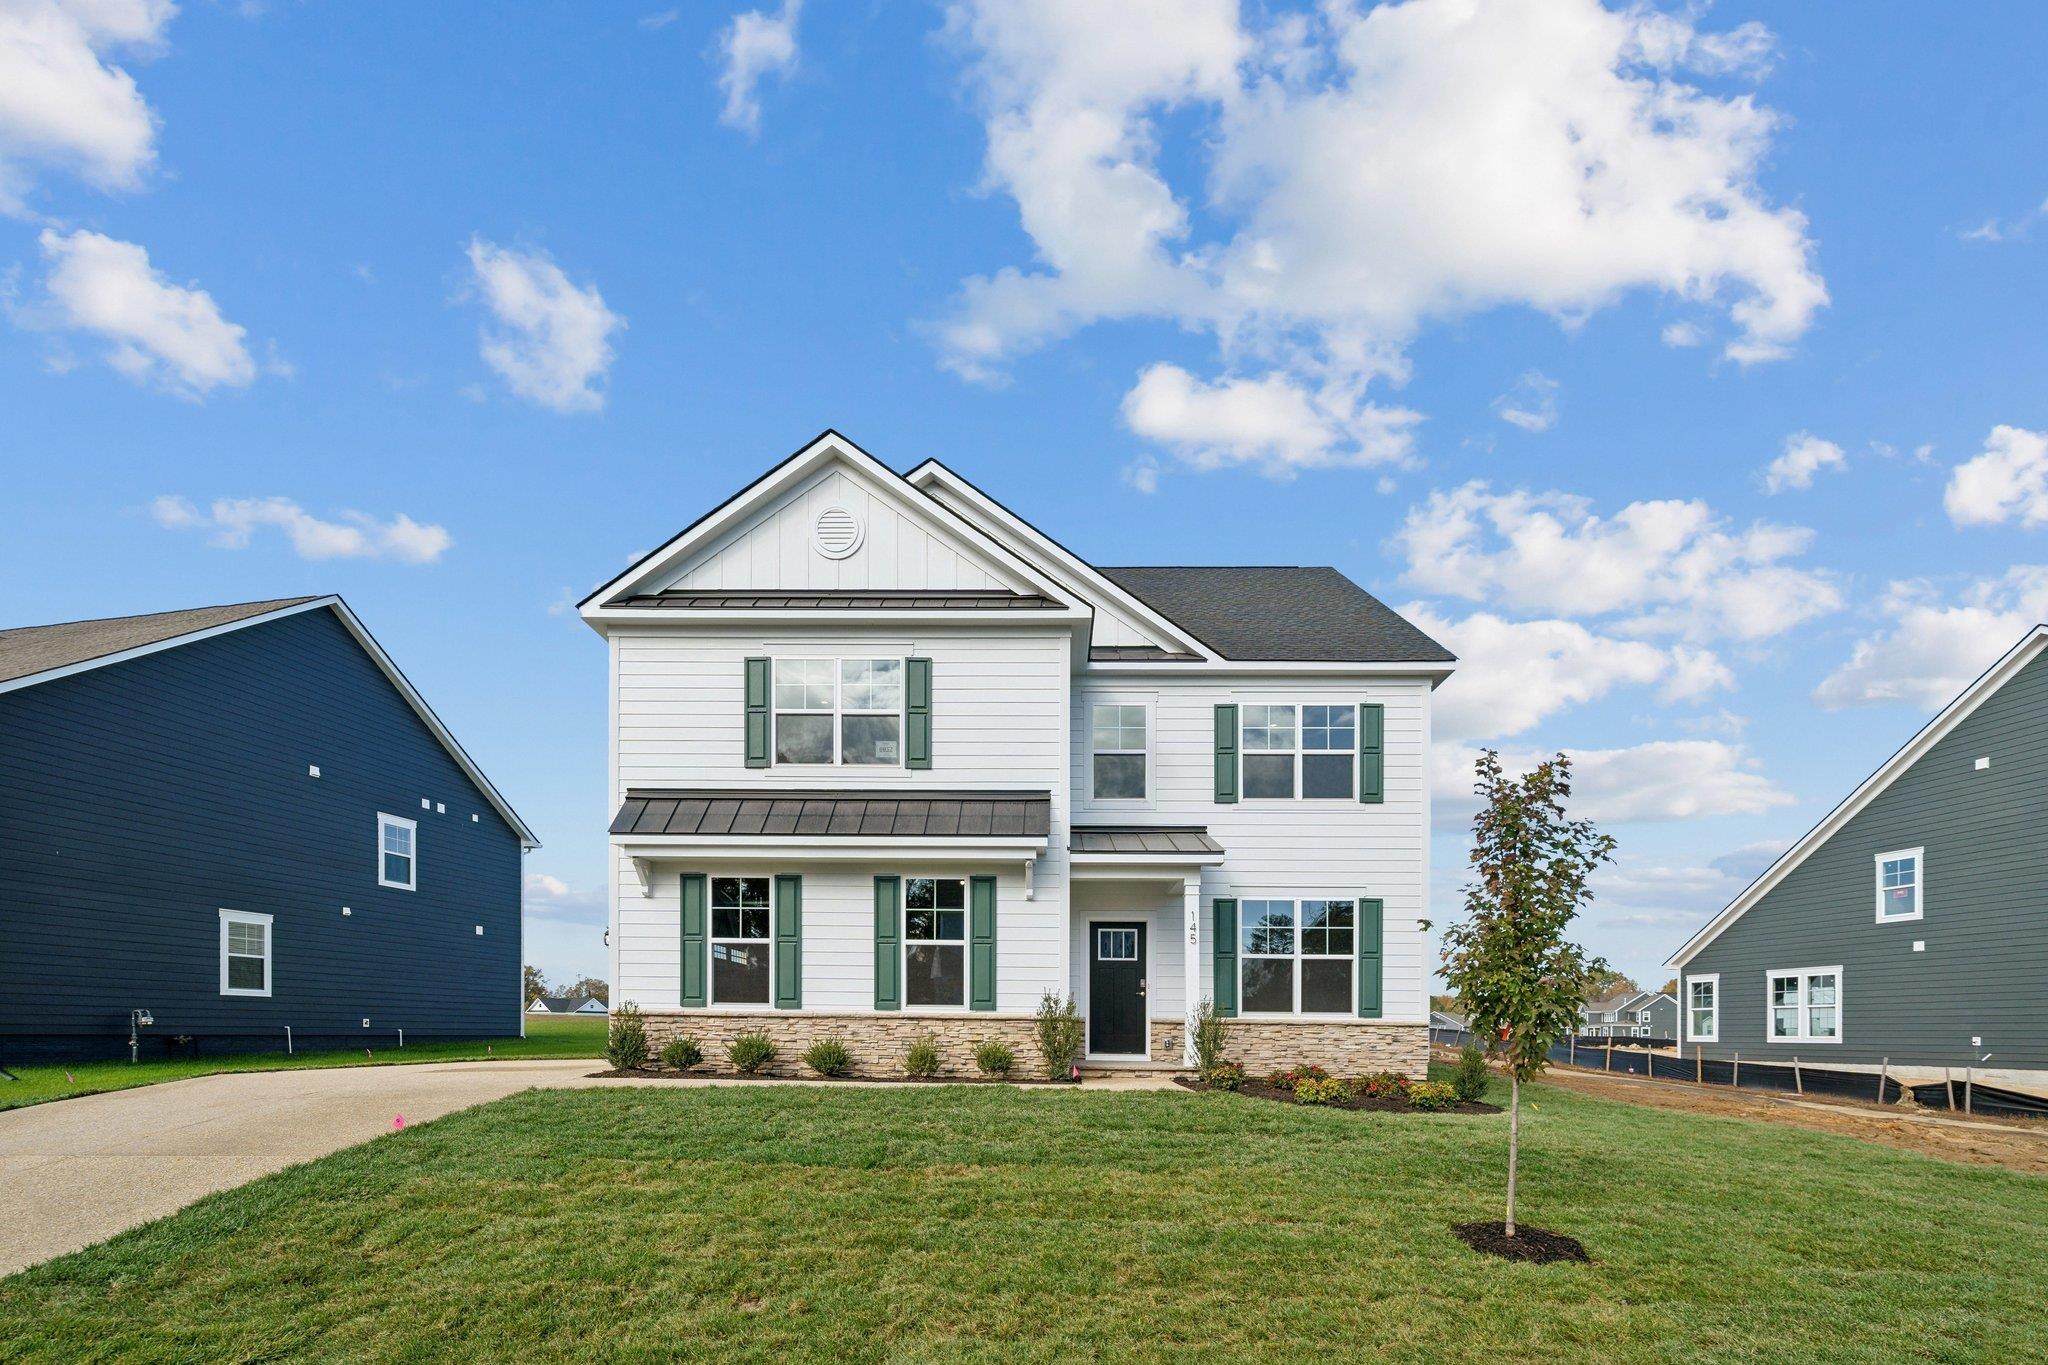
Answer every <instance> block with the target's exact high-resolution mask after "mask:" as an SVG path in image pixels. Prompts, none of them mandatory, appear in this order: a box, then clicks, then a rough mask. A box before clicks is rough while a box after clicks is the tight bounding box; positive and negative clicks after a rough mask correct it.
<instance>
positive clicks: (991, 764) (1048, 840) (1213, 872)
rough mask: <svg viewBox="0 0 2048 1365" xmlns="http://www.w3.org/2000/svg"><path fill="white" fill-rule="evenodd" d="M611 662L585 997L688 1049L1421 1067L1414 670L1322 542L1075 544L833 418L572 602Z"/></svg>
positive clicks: (1423, 968)
mask: <svg viewBox="0 0 2048 1365" xmlns="http://www.w3.org/2000/svg"><path fill="white" fill-rule="evenodd" d="M581 611H582V614H583V617H584V619H585V620H586V621H587V622H589V624H590V625H591V626H592V627H593V628H594V629H595V630H597V631H598V632H599V633H600V634H601V635H603V636H604V637H605V640H606V642H607V645H608V648H609V650H610V655H611V666H610V688H611V707H610V710H611V809H610V812H609V813H610V814H611V815H612V823H611V843H612V848H613V853H614V857H613V859H612V862H613V872H612V878H613V887H612V892H613V896H612V906H613V909H612V920H611V935H610V942H611V954H612V960H611V971H612V977H611V979H612V982H613V983H614V984H613V995H612V998H613V1000H614V1001H615V1002H626V1001H630V1002H632V1003H634V1004H636V1005H638V1006H639V1007H640V1009H641V1010H642V1011H644V1013H645V1014H646V1016H647V1019H648V1032H649V1035H650V1037H651V1038H652V1039H653V1040H654V1041H655V1043H656V1045H657V1046H658V1045H659V1043H660V1042H661V1041H662V1040H665V1039H667V1038H669V1037H672V1036H675V1035H677V1034H688V1035H690V1036H693V1037H695V1038H697V1039H698V1041H699V1042H700V1043H701V1044H703V1045H704V1047H705V1049H706V1051H707V1052H708V1053H709V1054H710V1055H712V1056H714V1057H715V1056H716V1055H717V1051H718V1048H719V1046H720V1045H721V1044H722V1043H724V1042H725V1041H727V1040H729V1039H730V1038H731V1037H732V1036H733V1035H734V1034H736V1033H739V1032H744V1031H749V1030H754V1029H763V1030H766V1031H767V1032H768V1033H769V1034H770V1036H771V1037H773V1038H775V1039H776V1040H777V1042H778V1044H779V1045H780V1047H781V1051H782V1059H783V1062H784V1063H785V1065H787V1066H792V1067H793V1066H794V1065H795V1062H796V1058H797V1057H798V1055H799V1054H800V1053H801V1052H802V1050H803V1048H804V1047H805V1046H806V1045H808V1043H809V1042H810V1041H812V1040H814V1039H817V1038H821V1037H828V1036H830V1037H837V1038H840V1039H842V1040H844V1041H845V1042H846V1044H847V1046H848V1047H849V1049H850V1050H851V1051H852V1052H853V1054H854V1056H855V1057H856V1059H857V1060H858V1061H859V1063H860V1065H861V1067H862V1069H863V1070H866V1071H870V1072H874V1073H878V1074H886V1073H889V1072H894V1071H897V1070H898V1069H899V1068H900V1064H901V1060H902V1056H903V1052H904V1049H905V1048H906V1047H907V1046H908V1044H909V1042H910V1040H911V1039H913V1038H914V1037H916V1036H919V1035H923V1034H931V1035H933V1036H934V1037H936V1038H937V1039H938V1040H939V1042H940V1044H941V1047H942V1049H943V1050H944V1053H945V1055H946V1057H947V1061H948V1065H949V1068H950V1069H955V1070H960V1071H971V1070H972V1065H973V1064H972V1060H971V1055H972V1049H973V1047H974V1045H975V1044H976V1043H977V1042H979V1041H981V1040H984V1039H990V1038H1000V1039H1002V1040H1004V1041H1006V1042H1009V1043H1010V1044H1011V1045H1012V1047H1013V1048H1014V1049H1015V1050H1016V1051H1017V1054H1018V1056H1019V1060H1020V1063H1021V1064H1023V1065H1025V1066H1026V1067H1032V1068H1034V1069H1035V1065H1036V1063H1037V1062H1038V1061H1039V1060H1040V1058H1039V1054H1038V1051H1037V1048H1036V1045H1035V1043H1034V1042H1033V1033H1032V1028H1031V1019H1032V1015H1033V1012H1034V1011H1035V1010H1036V1009H1037V1007H1038V1005H1039V1002H1040V1000H1041V998H1042V997H1044V996H1045V995H1047V994H1048V993H1051V994H1056V995H1061V996H1067V997H1071V998H1072V999H1073V1000H1074V1001H1075V1002H1076V1004H1077V1005H1078V1007H1079V1009H1080V1011H1081V1013H1082V1014H1083V1015H1084V1016H1085V1018H1086V1033H1087V1052H1088V1056H1089V1057H1090V1058H1091V1059H1093V1060H1097V1061H1101V1062H1105V1063H1117V1062H1122V1063H1133V1064H1136V1063H1150V1064H1153V1065H1168V1066H1180V1065H1184V1064H1186V1063H1187V1062H1188V1061H1190V1060H1191V1047H1190V1045H1189V1040H1188V1038H1187V1027H1186V1024H1187V1017H1188V1014H1189V1012H1190V1010H1191V1009H1192V1008H1193V1007H1194V1006H1195V1005H1196V1004H1197V1003H1198V1002H1199V1001H1201V1000H1202V999H1204V998H1207V999H1210V1000H1213V1001H1214V1002H1215V1004H1216V1007H1217V1010H1218V1012H1219V1013H1221V1014H1223V1015H1225V1016H1227V1017H1228V1018H1229V1020H1230V1023H1229V1025H1228V1031H1229V1045H1228V1048H1227V1055H1230V1056H1232V1057H1235V1058H1236V1059H1238V1060H1241V1061H1243V1062H1244V1063H1245V1064H1246V1065H1247V1066H1249V1067H1252V1068H1254V1069H1266V1068H1271V1067H1273V1066H1278V1065H1282V1064H1286V1063H1290V1062H1294V1061H1314V1062H1320V1063H1322V1064H1323V1065H1326V1066H1330V1067H1332V1068H1335V1069H1340V1070H1342V1071H1346V1072H1358V1071H1365V1070H1370V1069H1376V1068H1381V1067H1389V1068H1398V1069H1403V1070H1406V1071H1409V1072H1411V1073H1414V1074H1418V1075H1419V1074H1421V1073H1422V1072H1423V1071H1424V1069H1425V1067H1426V1065H1427V1060H1428V1018H1429V999H1428V978H1429V970H1430V964H1429V962H1428V960H1427V955H1428V944H1427V940H1426V937H1425V935H1424V933H1423V930H1422V928H1421V926H1420V923H1419V922H1420V921H1421V920H1422V919H1424V918H1425V917H1426V915H1427V913H1428V885H1429V880H1428V866H1429V836H1430V812H1429V734H1430V719H1429V717H1430V693H1431V689H1432V688H1434V687H1435V686H1436V685H1437V684H1438V683H1439V682H1441V681H1442V680H1443V679H1444V678H1445V677H1446V676H1447V675H1448V674H1449V672H1450V670H1451V668H1452V666H1453V660H1452V657H1451V655H1450V654H1449V653H1448V652H1447V651H1446V650H1445V649H1444V648H1443V647H1442V646H1440V645H1438V644H1437V643H1436V642H1435V641H1433V640H1431V639H1429V638H1428V637H1427V636H1426V635H1424V634H1423V633H1422V632H1421V631H1420V630H1418V629H1416V628H1415V627H1414V626H1412V625H1410V624H1409V623H1408V622H1407V621H1405V620H1403V619H1402V618H1401V617H1400V616H1398V615H1396V614H1395V613H1394V612H1392V611H1391V610H1389V609H1388V608H1387V607H1385V606H1383V605H1382V604H1381V603H1380V602H1378V601H1377V600H1375V599H1374V598H1372V597H1371V596H1369V595H1368V594H1366V593H1365V592H1364V591H1362V590H1361V589H1359V588H1358V587H1356V586H1355V585H1353V584H1352V583H1351V582H1350V581H1349V580H1347V579H1345V578H1344V577H1343V576H1342V575H1340V574H1338V573H1337V572H1336V571H1335V570H1333V569H1326V568H1277V567H1275V568H1263V567H1262V568H1188V567H1153V568H1098V567H1096V566H1094V565H1091V564H1089V563H1087V562H1085V561H1083V560H1081V559H1080V558H1078V557H1076V556H1075V555H1074V554H1073V553H1072V552H1071V551H1069V550H1067V549H1065V548H1063V547H1062V546H1061V545H1059V544H1058V543H1057V542H1056V541H1054V540H1053V539H1051V538H1050V537H1049V536H1048V535H1046V534H1045V533H1044V532H1043V531H1041V530H1039V529H1037V528H1036V527H1033V526H1030V525H1028V524H1026V523H1025V522H1024V521H1023V520H1021V519H1020V518H1018V517H1017V516H1016V515H1015V514H1013V513H1012V512H1010V511H1008V510H1007V509H1006V508H1004V507H1003V506H1002V505H1001V504H999V503H997V502H996V501H995V500H994V499H992V498H990V497H989V496H988V495H987V494H985V493H982V492H981V491H979V490H978V489H976V488H975V487H974V486H973V485H971V484H969V483H968V482H967V481H966V480H964V479H962V478H961V477H960V476H959V475H958V474H956V473H954V472H953V471H951V470H950V469H947V468H946V467H944V466H942V465H940V464H938V463H936V462H930V463H926V464H924V465H922V466H920V467H919V468H917V469H915V470H913V471H912V472H911V473H910V474H908V475H907V476H906V475H899V474H897V473H895V472H893V471H892V470H890V469H889V468H887V467H885V466H883V465H882V464H880V463H878V462H877V461H876V460H874V459H873V458H872V457H870V456H869V455H867V454H866V453H864V452H863V451H861V450H860V449H859V448H858V447H857V446H855V445H854V444H853V443H852V442H850V441H848V440H846V439H845V438H844V437H842V436H840V435H838V434H837V433H834V432H829V431H828V432H826V433H825V434H824V435H822V436H820V437H819V438H818V439H817V440H815V441H813V442H811V443H810V444H809V445H807V446H805V447H804V448H803V449H802V450H800V451H798V452H797V453H796V454H795V455H793V456H791V457H790V458H789V459H787V460H785V461H783V462H782V463H781V464H780V465H778V466H776V467H775V468H774V469H772V470H770V471H769V472H768V473H767V474H765V475H763V476H762V477H761V478H759V479H757V480H756V481H755V482H753V483H752V484H750V485H748V486H747V487H746V488H745V489H743V490H741V491H740V492H739V493H738V494H736V495H735V496H733V497H732V498H730V499H728V500H727V501H726V502H725V503H723V504H721V505H720V506H718V507H716V508H714V509H712V510H711V511H710V512H708V513H706V514H705V515H704V516H703V517H702V518H700V519H699V520H698V521H697V522H695V523H694V524H693V525H691V526H690V527H688V528H687V529H686V530H684V531H683V532H682V533H680V534H679V535H677V536H676V537H675V538H674V539H673V540H671V541H669V542H668V543H667V544H665V545H663V546H662V547H661V548H660V549H658V550H656V551H655V552H654V553H652V554H650V555H647V556H646V557H644V558H642V559H641V560H639V561H638V562H637V563H635V564H634V565H633V566H632V567H631V568H629V569H628V570H627V571H626V572H625V573H623V574H621V575H619V576H618V577H617V578H615V579H613V580H612V581H611V582H609V583H606V584H605V585H604V586H603V587H601V588H599V589H598V590H597V591H596V592H595V593H594V594H592V595H591V596H590V597H589V598H588V599H586V600H585V601H584V603H583V604H582V607H581Z"/></svg>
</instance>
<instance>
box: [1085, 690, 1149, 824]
mask: <svg viewBox="0 0 2048 1365" xmlns="http://www.w3.org/2000/svg"><path fill="white" fill-rule="evenodd" d="M1089 732H1090V733H1089V751H1090V757H1091V771H1092V773H1093V776H1092V777H1091V778H1090V783H1091V785H1090V788H1089V790H1090V793H1091V794H1092V795H1093V796H1094V798H1095V799H1096V800H1097V801H1142V800H1144V798H1145V708H1144V706H1143V705H1142V704H1126V703H1122V702H1112V703H1098V704H1096V705H1095V706H1093V707H1092V708H1090V716H1089Z"/></svg>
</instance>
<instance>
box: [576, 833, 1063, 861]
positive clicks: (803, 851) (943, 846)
mask: <svg viewBox="0 0 2048 1365" xmlns="http://www.w3.org/2000/svg"><path fill="white" fill-rule="evenodd" d="M611 842H612V847H613V848H615V849H617V850H618V851H619V852H621V853H624V854H625V855H626V856H627V857H629V858H641V859H648V860H656V859H666V860H668V861H675V860H677V859H687V860H690V861H693V862H712V861H744V860H753V861H756V862H758V861H760V860H761V859H763V858H769V857H779V858H781V859H783V860H786V861H789V862H806V863H820V862H860V861H868V862H876V861H895V862H921V863H932V862H954V863H1001V862H1014V861H1016V860H1017V859H1019V858H1025V857H1030V856H1032V855H1034V854H1037V853H1042V852H1044V851H1045V847H1046V840H1045V838H1044V837H1043V836H1038V837H1035V838H1034V837H1028V836H1027V837H1014V838H1013V837H989V838H966V839H956V838H937V837H934V838H929V839H833V840H831V841H830V842H827V841H826V840H824V839H821V838H819V837H818V836H817V835H795V834H664V835H644V834H615V835H613V836H611Z"/></svg>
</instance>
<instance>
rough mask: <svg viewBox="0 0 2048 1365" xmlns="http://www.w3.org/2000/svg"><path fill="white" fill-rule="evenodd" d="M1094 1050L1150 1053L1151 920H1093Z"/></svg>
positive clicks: (1129, 1054) (1091, 1010)
mask: <svg viewBox="0 0 2048 1365" xmlns="http://www.w3.org/2000/svg"><path fill="white" fill-rule="evenodd" d="M1088 1050H1089V1051H1090V1052H1092V1053H1095V1054H1096V1055H1098V1056H1110V1057H1116V1056H1122V1057H1142V1056H1144V1055H1145V926H1144V924H1142V923H1131V924H1091V925H1089V926H1088Z"/></svg>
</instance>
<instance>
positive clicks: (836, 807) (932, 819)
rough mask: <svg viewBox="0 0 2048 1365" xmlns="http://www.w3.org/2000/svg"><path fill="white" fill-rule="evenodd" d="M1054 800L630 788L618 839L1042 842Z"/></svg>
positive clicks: (1029, 795)
mask: <svg viewBox="0 0 2048 1365" xmlns="http://www.w3.org/2000/svg"><path fill="white" fill-rule="evenodd" d="M1051 828H1052V795H1051V793H1049V792H1035V791H931V792H919V793H917V794H915V795H910V794H898V793H895V792H872V791H846V790H841V791H796V790H791V791H733V790H732V789H730V788H724V787H699V788H671V787H663V788H638V787H636V788H632V789H630V790H628V791H627V793H626V800H625V803H624V804H623V805H621V806H620V807H619V813H618V815H617V816H615V817H614V818H613V820H612V829H611V832H612V833H613V834H641V835H662V834H716V835H729V834H795V835H803V836H805V837H807V838H808V837H820V838H833V837H838V838H856V839H857V838H869V839H873V838H943V839H955V838H957V839H980V838H1018V837H1025V838H1031V837H1036V838H1044V837H1045V835H1046V834H1047V832H1048V831H1049V830H1050V829H1051Z"/></svg>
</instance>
